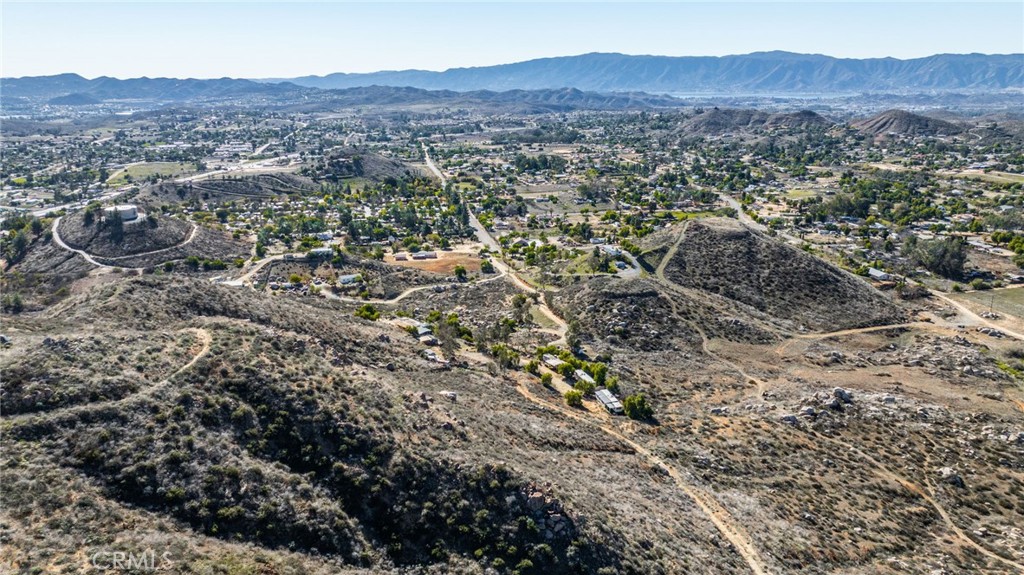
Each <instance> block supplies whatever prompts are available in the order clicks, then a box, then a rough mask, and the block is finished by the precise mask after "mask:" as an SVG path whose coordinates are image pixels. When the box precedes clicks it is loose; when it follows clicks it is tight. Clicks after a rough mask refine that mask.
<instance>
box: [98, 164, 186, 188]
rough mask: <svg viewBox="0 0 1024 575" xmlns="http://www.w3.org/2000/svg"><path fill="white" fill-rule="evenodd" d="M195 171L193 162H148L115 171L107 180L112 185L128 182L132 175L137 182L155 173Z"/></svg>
mask: <svg viewBox="0 0 1024 575" xmlns="http://www.w3.org/2000/svg"><path fill="white" fill-rule="evenodd" d="M194 172H195V166H193V165H192V164H182V163H178V162H146V163H142V164H135V165H132V166H128V167H127V168H125V169H123V170H120V171H117V172H114V173H113V174H111V176H110V179H108V180H107V183H108V184H111V185H121V184H125V183H128V181H129V180H128V177H129V176H131V179H132V181H136V182H137V181H139V180H144V179H146V178H148V177H150V176H154V175H160V176H169V177H178V176H183V175H186V174H191V173H194Z"/></svg>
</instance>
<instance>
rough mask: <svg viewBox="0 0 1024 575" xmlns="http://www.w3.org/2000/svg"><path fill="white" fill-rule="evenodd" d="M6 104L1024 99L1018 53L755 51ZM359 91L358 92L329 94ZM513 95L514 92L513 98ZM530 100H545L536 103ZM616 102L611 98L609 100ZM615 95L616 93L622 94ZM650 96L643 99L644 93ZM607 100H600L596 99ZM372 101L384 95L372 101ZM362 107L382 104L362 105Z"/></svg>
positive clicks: (30, 92)
mask: <svg viewBox="0 0 1024 575" xmlns="http://www.w3.org/2000/svg"><path fill="white" fill-rule="evenodd" d="M2 83H3V89H2V92H0V94H2V96H3V98H4V104H5V105H9V104H10V103H12V102H15V101H18V100H22V99H25V100H37V101H38V100H43V101H47V100H49V101H50V103H53V104H59V105H88V104H92V103H96V102H101V101H108V100H148V101H162V102H195V101H223V100H227V99H238V98H249V99H252V98H263V99H268V100H276V101H303V100H305V99H307V98H312V99H314V100H319V101H323V100H331V99H335V98H340V99H342V100H351V99H353V98H355V99H358V98H361V97H369V96H373V95H374V94H373V87H379V86H384V87H392V88H416V89H419V90H432V91H447V93H436V94H433V95H430V94H426V93H422V92H421V93H415V94H412V93H399V94H396V93H394V92H393V91H387V94H386V95H387V96H388V97H391V98H394V97H396V96H397V97H401V98H402V99H407V98H408V97H409V96H410V95H413V96H415V98H414V100H417V101H420V100H431V99H436V98H439V97H443V98H444V99H448V100H452V99H459V98H460V96H459V95H458V94H454V92H470V93H472V94H471V95H465V96H466V97H469V98H470V99H471V100H481V99H483V100H492V99H494V98H496V97H497V96H496V95H495V92H501V93H504V92H509V94H508V95H506V96H504V98H506V99H507V98H513V99H516V100H517V101H519V100H523V98H527V97H528V98H527V99H533V100H542V101H545V102H548V103H550V102H549V101H552V100H553V101H555V103H556V104H557V105H556V106H555V107H556V108H561V109H571V108H572V107H573V105H574V104H573V102H574V101H578V100H580V99H581V97H582V98H583V99H584V100H586V103H585V104H584V106H586V107H593V106H594V105H595V103H597V104H600V105H598V106H597V107H598V108H619V107H621V106H622V105H623V104H627V105H629V106H630V107H636V106H637V105H638V104H639V105H641V106H655V107H659V106H666V105H673V103H672V102H670V101H669V100H668V99H667V98H664V97H663V96H650V95H648V94H677V95H679V94H706V95H714V94H720V95H724V94H765V95H795V94H854V93H864V92H881V93H896V94H899V93H933V94H934V93H948V92H960V93H974V94H978V93H983V92H1000V91H1007V90H1021V91H1024V54H1010V55H984V54H939V55H935V56H929V57H927V58H917V59H913V60H897V59H894V58H877V59H866V60H854V59H839V58H833V57H830V56H821V55H809V54H793V53H788V52H760V53H753V54H746V55H740V56H723V57H668V56H628V55H623V54H584V55H580V56H566V57H559V58H544V59H539V60H529V61H526V62H519V63H515V64H503V65H499V66H486V67H479V68H453V69H450V70H446V71H444V72H429V71H423V70H405V71H392V72H373V73H368V74H343V73H338V74H329V75H327V76H304V77H299V78H292V79H287V80H285V79H273V80H269V79H265V80H247V79H237V78H217V79H192V78H189V79H177V78H131V79H124V80H122V79H118V78H111V77H107V76H103V77H99V78H94V79H86V78H83V77H82V76H79V75H77V74H60V75H55V76H37V77H24V78H4V79H3V80H2ZM353 88H360V89H366V90H368V91H362V92H356V93H348V94H345V93H341V92H326V91H336V90H343V89H346V90H347V89H353ZM517 91H518V92H517ZM534 91H547V92H545V93H541V94H539V95H538V94H533V93H532V92H534ZM609 93H614V94H615V96H606V95H607V94H609ZM620 93H621V94H620ZM642 93H647V94H642ZM602 94H604V96H602ZM377 95H378V96H380V95H382V94H377ZM366 103H367V104H375V103H376V104H379V103H380V102H379V101H376V100H374V99H373V98H369V100H368V101H367V102H366Z"/></svg>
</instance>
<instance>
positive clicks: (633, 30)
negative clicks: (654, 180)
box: [0, 0, 1024, 78]
mask: <svg viewBox="0 0 1024 575" xmlns="http://www.w3.org/2000/svg"><path fill="white" fill-rule="evenodd" d="M0 32H2V38H0V50H2V53H0V66H2V69H0V76H2V77H18V76H39V75H50V74H58V73H64V72H74V73H77V74H81V75H82V76H85V77H87V78H93V77H96V76H104V75H105V76H114V77H118V78H128V77H140V76H149V77H158V76H163V77H178V78H185V77H192V78H218V77H225V76H230V77H236V78H288V77H296V76H303V75H309V74H318V75H323V74H329V73H332V72H371V71H377V70H400V69H412V68H415V69H423V70H444V69H448V68H456V67H464V66H486V65H493V64H503V63H509V62H518V61H522V60H529V59H533V58H542V57H551V56H566V55H573V54H583V53H587V52H621V53H625V54H658V55H668V56H722V55H727V54H745V53H749V52H755V51H766V50H787V51H791V52H802V53H815V54H827V55H830V56H836V57H843V58H869V57H871V58H873V57H895V58H901V59H905V58H916V57H922V56H929V55H932V54H937V53H970V52H979V53H986V54H996V53H999V54H1008V53H1024V2H1021V1H1020V0H1012V1H1000V2H963V1H961V2H950V1H946V2H925V1H914V2H882V1H869V2H833V1H819V2H808V1H803V2H787V3H780V2H764V1H760V2H733V1H724V2H714V3H709V2H685V1H682V2H680V1H676V2H672V1H662V2H650V3H640V2H579V1H576V2H565V3H550V2H523V1H521V2H487V1H482V2H453V3H437V2H426V1H420V2H411V3H410V2H404V3H403V2H387V1H385V2H375V3H360V2H340V1H320V2H287V1H283V2H240V1H235V2H198V1H192V2H187V1H186V2H173V3H168V2H108V3H96V2H70V3H58V2H25V1H18V0H0Z"/></svg>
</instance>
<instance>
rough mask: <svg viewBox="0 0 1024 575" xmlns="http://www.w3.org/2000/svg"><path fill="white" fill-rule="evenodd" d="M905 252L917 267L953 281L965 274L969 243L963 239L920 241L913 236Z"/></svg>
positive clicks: (949, 238)
mask: <svg viewBox="0 0 1024 575" xmlns="http://www.w3.org/2000/svg"><path fill="white" fill-rule="evenodd" d="M903 250H904V253H905V254H907V256H908V257H909V258H910V259H911V260H913V261H914V262H915V263H916V264H917V265H919V266H922V267H924V268H925V269H926V270H928V271H930V272H932V273H936V274H939V275H941V276H943V277H947V278H951V279H956V278H959V277H960V276H962V275H963V273H964V263H966V262H967V243H966V242H965V241H964V240H963V239H962V238H958V237H946V238H936V239H934V240H918V239H917V238H916V236H911V237H910V238H909V239H908V240H907V242H906V244H905V245H904V247H903Z"/></svg>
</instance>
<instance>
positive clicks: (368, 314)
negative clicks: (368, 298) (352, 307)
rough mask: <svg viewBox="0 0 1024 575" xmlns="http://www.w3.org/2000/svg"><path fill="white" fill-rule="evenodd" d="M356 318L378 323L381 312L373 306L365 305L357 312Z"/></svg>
mask: <svg viewBox="0 0 1024 575" xmlns="http://www.w3.org/2000/svg"><path fill="white" fill-rule="evenodd" d="M356 317H361V318H363V319H368V320H370V321H377V320H378V319H379V318H380V311H378V310H377V308H375V307H373V306H372V305H370V304H368V303H364V304H363V305H362V307H360V308H359V309H357V310H356Z"/></svg>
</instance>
